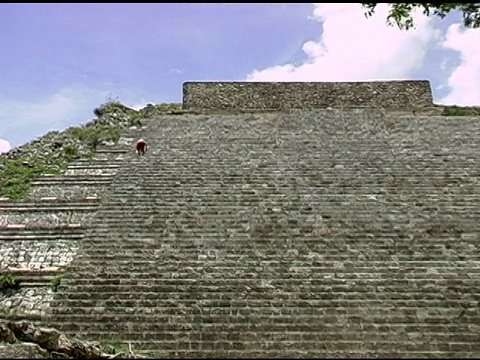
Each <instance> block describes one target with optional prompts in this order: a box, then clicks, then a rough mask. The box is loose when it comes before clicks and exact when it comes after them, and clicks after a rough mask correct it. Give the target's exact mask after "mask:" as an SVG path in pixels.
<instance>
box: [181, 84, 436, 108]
mask: <svg viewBox="0 0 480 360" xmlns="http://www.w3.org/2000/svg"><path fill="white" fill-rule="evenodd" d="M432 105H433V97H432V91H431V87H430V82H429V81H374V82H185V83H184V84H183V108H184V109H186V110H214V109H236V110H249V109H265V110H269V109H294V108H302V109H314V108H327V107H354V108H355V107H375V108H378V107H386V108H403V107H428V106H432Z"/></svg>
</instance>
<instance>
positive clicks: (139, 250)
mask: <svg viewBox="0 0 480 360" xmlns="http://www.w3.org/2000/svg"><path fill="white" fill-rule="evenodd" d="M142 136H146V137H147V138H148V139H149V143H150V150H149V152H148V153H147V155H146V156H140V157H139V156H135V155H134V154H133V153H128V154H126V155H125V163H124V164H123V165H122V166H121V167H120V169H119V171H118V173H117V176H116V177H115V179H113V181H112V183H111V189H110V192H109V194H108V196H107V197H105V198H104V199H102V202H101V205H100V207H99V209H98V211H97V212H96V216H95V217H94V218H93V219H92V220H91V223H90V225H89V227H88V229H87V230H86V231H85V233H84V238H83V240H82V241H81V247H80V248H79V250H78V255H77V256H76V257H75V259H74V260H73V262H72V263H71V264H70V267H71V269H70V271H69V274H68V277H67V279H66V281H65V283H64V284H63V283H62V287H61V288H59V291H58V292H57V293H55V297H54V300H53V302H52V306H51V307H50V308H49V310H48V316H47V317H46V318H45V320H46V321H48V322H49V323H50V324H52V325H55V326H56V327H58V328H59V329H60V330H62V331H65V332H66V333H67V335H73V336H84V337H87V338H92V339H97V340H101V339H115V340H116V341H121V340H124V341H129V342H130V343H131V344H132V346H133V348H134V349H138V348H145V349H150V350H153V351H158V352H159V353H161V354H163V356H164V357H173V358H185V357H196V358H198V357H204V358H220V357H222V358H223V357H228V358H240V357H243V358H272V357H283V358H291V357H303V358H305V357H309V358H334V357H335V358H365V357H374V358H404V357H408V358H418V357H423V358H465V357H466V358H478V357H480V312H479V311H480V310H479V309H480V307H479V306H478V304H479V301H480V294H479V293H478V288H479V285H480V257H479V253H478V251H477V247H478V241H479V235H478V234H479V228H480V225H479V224H480V212H479V208H478V203H479V200H480V193H479V182H478V181H479V180H478V179H479V175H480V165H479V164H480V162H479V160H480V159H479V154H480V151H479V150H480V149H479V143H478V138H479V137H480V122H479V119H478V117H477V118H473V117H448V118H446V117H426V116H401V117H396V116H389V115H387V114H386V113H385V112H383V111H382V110H381V109H378V110H372V109H368V110H361V109H357V110H353V109H350V110H342V109H331V110H311V111H298V110H295V111H293V110H292V111H284V112H271V113H258V114H256V113H250V114H236V115H235V114H230V115H225V114H223V115H220V114H217V115H215V114H208V115H205V114H204V115H193V114H185V115H172V116H159V117H157V118H155V119H154V121H151V122H150V123H149V125H148V128H147V129H145V131H144V133H143V134H142ZM112 329H114V331H112Z"/></svg>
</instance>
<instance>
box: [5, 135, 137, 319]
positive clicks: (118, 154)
mask: <svg viewBox="0 0 480 360" xmlns="http://www.w3.org/2000/svg"><path fill="white" fill-rule="evenodd" d="M131 140H133V139H128V141H131ZM129 150H130V149H126V148H125V147H119V148H108V147H106V148H103V149H99V150H97V152H96V154H95V157H93V158H91V159H81V160H78V161H76V162H75V163H73V164H71V165H70V166H69V168H68V169H67V170H66V171H65V172H64V174H62V175H57V176H52V175H44V176H41V177H39V178H38V179H36V180H35V181H34V182H33V183H32V188H31V190H30V194H29V197H28V199H26V200H10V199H8V198H2V199H1V200H0V277H1V278H2V279H3V278H9V277H12V276H15V277H18V278H19V279H20V280H21V282H20V284H19V289H11V288H10V287H8V288H4V289H2V290H1V291H0V318H2V317H7V318H12V316H13V318H14V319H17V320H18V319H29V320H35V321H37V322H39V321H40V319H41V316H42V314H43V313H44V312H45V310H46V308H48V306H49V303H50V301H51V299H52V297H53V294H54V292H55V291H56V290H57V286H58V285H60V283H61V280H63V277H64V276H65V275H66V273H67V268H68V265H69V264H70V262H71V261H72V260H73V258H74V257H75V254H76V252H77V250H78V248H79V247H80V242H81V241H82V240H83V238H84V236H85V235H84V232H85V228H86V226H87V224H88V222H89V221H90V219H91V218H92V217H93V216H94V214H95V212H96V210H97V208H98V205H99V203H100V199H101V198H102V196H105V194H106V192H107V190H108V188H109V185H110V183H111V182H112V180H113V178H114V176H115V172H116V171H117V170H118V167H119V166H120V164H121V163H122V162H123V161H124V159H123V155H124V154H125V153H126V152H128V151H129Z"/></svg>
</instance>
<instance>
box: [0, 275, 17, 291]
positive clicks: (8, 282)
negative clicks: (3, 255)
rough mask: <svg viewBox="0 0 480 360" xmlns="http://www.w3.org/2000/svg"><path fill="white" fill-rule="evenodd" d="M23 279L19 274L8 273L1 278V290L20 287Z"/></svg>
mask: <svg viewBox="0 0 480 360" xmlns="http://www.w3.org/2000/svg"><path fill="white" fill-rule="evenodd" d="M21 281H22V279H21V278H20V276H18V275H13V274H6V275H3V276H2V277H1V278H0V290H5V289H18V288H19V286H20V282H21Z"/></svg>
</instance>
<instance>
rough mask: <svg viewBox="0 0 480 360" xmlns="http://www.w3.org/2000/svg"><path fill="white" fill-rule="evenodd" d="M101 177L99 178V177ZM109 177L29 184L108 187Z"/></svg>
mask: <svg viewBox="0 0 480 360" xmlns="http://www.w3.org/2000/svg"><path fill="white" fill-rule="evenodd" d="M100 176H101V177H100ZM110 176H111V175H107V176H106V175H99V176H97V177H96V178H91V179H79V178H62V177H58V178H56V179H53V178H51V179H48V178H42V179H40V178H39V179H37V180H34V181H32V182H31V185H32V186H54V185H61V186H72V185H76V186H84V185H86V186H106V185H107V186H108V185H110V184H111V182H112V180H113V178H111V177H110Z"/></svg>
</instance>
